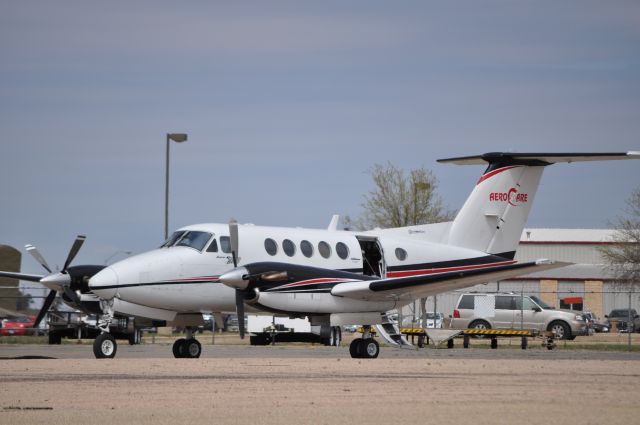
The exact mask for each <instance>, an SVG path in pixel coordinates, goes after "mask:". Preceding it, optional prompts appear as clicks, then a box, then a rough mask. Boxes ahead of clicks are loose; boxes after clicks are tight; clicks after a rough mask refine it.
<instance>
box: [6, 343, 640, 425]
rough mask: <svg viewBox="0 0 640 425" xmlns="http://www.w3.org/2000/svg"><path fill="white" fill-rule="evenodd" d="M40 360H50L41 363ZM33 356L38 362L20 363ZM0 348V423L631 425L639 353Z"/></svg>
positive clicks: (637, 412) (638, 410)
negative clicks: (114, 353)
mask: <svg viewBox="0 0 640 425" xmlns="http://www.w3.org/2000/svg"><path fill="white" fill-rule="evenodd" d="M43 355H48V356H49V357H56V358H55V359H42V358H37V357H42V356H43ZM24 356H30V357H36V358H35V359H20V357H24ZM91 357H92V354H91V347H90V346H89V345H84V344H81V345H75V344H74V345H62V346H58V347H51V346H37V345H34V346H27V345H7V346H0V359H3V360H2V361H0V382H2V385H0V424H16V425H17V424H58V423H59V424H70V423H81V424H97V423H118V424H120V423H139V424H176V423H186V422H193V421H198V422H205V423H216V424H245V423H255V424H279V425H282V424H294V423H295V424H323V423H331V424H334V423H335V424H337V423H361V422H363V423H387V422H397V421H416V420H419V421H426V422H434V423H435V422H437V423H438V424H449V423H451V424H453V423H455V424H460V423H473V424H496V423H516V422H520V423H534V422H535V423H540V422H544V423H550V424H556V423H557V424H565V423H567V422H568V421H571V422H575V423H580V424H581V425H584V424H601V423H607V424H608V425H613V424H629V423H637V422H636V421H637V419H638V417H640V407H639V403H638V394H639V393H640V354H638V353H617V352H616V353H611V352H600V351H571V350H566V351H554V352H547V351H546V350H526V351H522V350H517V349H509V348H504V349H498V350H488V349H475V350H474V349H470V350H464V349H454V350H421V351H408V350H397V349H391V348H386V349H383V350H382V352H381V355H380V358H378V359H375V360H356V359H351V358H349V355H348V351H347V349H346V348H338V349H336V348H328V347H318V346H314V347H308V346H306V347H305V346H282V347H277V346H276V347H246V346H232V345H230V346H215V347H213V346H205V347H204V352H203V358H200V359H173V358H170V345H168V344H156V345H153V346H150V345H143V346H134V347H130V346H125V345H121V346H120V347H119V352H118V358H116V359H113V360H95V359H92V358H91Z"/></svg>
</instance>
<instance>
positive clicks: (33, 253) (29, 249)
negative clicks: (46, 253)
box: [24, 244, 52, 273]
mask: <svg viewBox="0 0 640 425" xmlns="http://www.w3.org/2000/svg"><path fill="white" fill-rule="evenodd" d="M24 247H25V248H26V250H27V252H28V253H29V254H31V256H32V257H33V258H35V259H36V261H37V262H38V263H40V265H41V266H42V267H44V268H45V269H46V270H47V271H48V272H49V273H52V271H51V268H50V267H49V265H48V264H47V262H46V261H45V260H44V257H43V256H42V255H40V252H39V251H38V249H37V248H36V247H35V246H33V245H30V244H29V245H25V246H24Z"/></svg>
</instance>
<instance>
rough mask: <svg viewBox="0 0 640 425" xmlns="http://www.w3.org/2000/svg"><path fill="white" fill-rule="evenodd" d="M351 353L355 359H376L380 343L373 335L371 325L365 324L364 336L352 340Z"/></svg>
mask: <svg viewBox="0 0 640 425" xmlns="http://www.w3.org/2000/svg"><path fill="white" fill-rule="evenodd" d="M349 354H351V357H352V358H354V359H375V358H376V357H378V354H380V345H379V344H378V341H376V340H375V339H373V338H372V337H371V325H366V326H364V334H363V335H362V338H356V339H354V340H353V341H352V342H351V345H350V346H349Z"/></svg>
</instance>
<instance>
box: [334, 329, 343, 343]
mask: <svg viewBox="0 0 640 425" xmlns="http://www.w3.org/2000/svg"><path fill="white" fill-rule="evenodd" d="M333 330H334V332H335V335H334V337H333V344H334V345H335V346H336V347H340V343H341V342H342V329H341V328H340V326H336V327H334V328H333Z"/></svg>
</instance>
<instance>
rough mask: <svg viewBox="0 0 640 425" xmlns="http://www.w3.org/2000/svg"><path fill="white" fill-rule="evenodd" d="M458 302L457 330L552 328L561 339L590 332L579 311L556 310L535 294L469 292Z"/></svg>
mask: <svg viewBox="0 0 640 425" xmlns="http://www.w3.org/2000/svg"><path fill="white" fill-rule="evenodd" d="M456 305H457V307H456V309H455V310H454V311H453V318H452V319H451V328H454V329H526V330H529V329H535V330H538V331H552V332H554V333H555V334H556V337H557V338H559V339H574V338H575V337H576V336H577V335H587V334H588V330H587V323H586V321H585V320H584V317H583V316H582V314H581V313H580V312H576V311H571V310H559V309H554V308H553V307H551V306H549V305H547V304H546V303H545V302H544V301H542V300H541V299H539V298H538V297H535V296H528V295H524V296H523V295H520V294H514V293H509V294H482V293H466V294H462V295H460V298H459V299H458V303H457V304H456Z"/></svg>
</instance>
